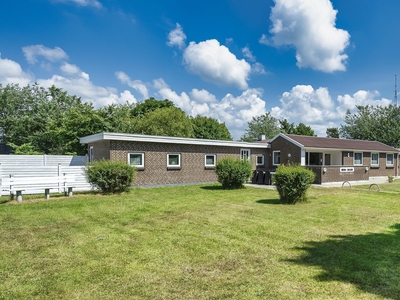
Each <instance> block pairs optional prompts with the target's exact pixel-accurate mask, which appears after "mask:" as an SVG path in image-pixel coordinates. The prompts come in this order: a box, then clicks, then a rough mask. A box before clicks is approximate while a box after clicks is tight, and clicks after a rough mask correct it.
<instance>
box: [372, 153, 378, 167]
mask: <svg viewBox="0 0 400 300" xmlns="http://www.w3.org/2000/svg"><path fill="white" fill-rule="evenodd" d="M371 166H379V153H371Z"/></svg>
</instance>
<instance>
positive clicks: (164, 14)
mask: <svg viewBox="0 0 400 300" xmlns="http://www.w3.org/2000/svg"><path fill="white" fill-rule="evenodd" d="M399 11H400V1H396V0H385V1H376V0H351V1H349V0H331V1H329V0H264V1H261V0H246V1H243V0H240V1H239V0H218V1H210V0H202V1H198V0H191V1H187V0H169V1H165V0H164V1H159V0H157V1H156V0H135V1H128V0H125V1H123V0H24V1H21V0H19V1H16V0H3V1H2V9H1V10H0V83H1V84H2V85H6V84H8V83H18V84H20V85H27V84H32V83H35V82H37V83H39V84H40V85H43V86H45V87H48V86H51V85H53V84H54V85H56V86H57V87H61V88H63V89H64V90H66V91H68V92H69V93H70V94H75V95H77V96H80V97H81V98H82V100H83V101H91V102H93V104H94V105H95V106H96V107H101V106H104V105H108V104H112V103H125V102H126V101H129V102H140V101H143V100H144V99H146V98H148V97H154V98H156V99H166V98H167V99H169V100H171V101H173V102H174V103H175V105H176V106H178V107H180V108H182V109H183V110H185V111H186V112H187V113H188V114H189V115H193V116H195V115H205V116H211V117H213V118H216V119H218V120H219V121H221V122H225V123H226V125H227V126H228V128H229V130H230V131H231V133H232V135H233V137H234V138H235V139H238V138H240V136H241V135H243V133H244V130H245V128H246V125H247V122H248V121H250V120H251V119H252V117H255V116H258V115H261V114H263V113H265V112H271V114H272V115H273V116H275V117H276V118H278V119H283V118H286V119H288V121H289V122H294V123H296V124H298V123H300V122H303V123H305V124H306V125H310V126H311V127H312V128H313V129H314V131H315V132H316V133H317V134H318V136H325V130H326V128H327V127H338V126H340V124H342V123H343V116H344V114H345V112H346V110H347V109H350V110H351V111H355V105H367V104H371V105H388V104H390V103H392V102H393V99H394V75H395V74H397V73H398V71H399V63H400V56H399V49H400V47H399V46H400V34H399V31H400V26H399V25H400V24H399V18H398V12H399Z"/></svg>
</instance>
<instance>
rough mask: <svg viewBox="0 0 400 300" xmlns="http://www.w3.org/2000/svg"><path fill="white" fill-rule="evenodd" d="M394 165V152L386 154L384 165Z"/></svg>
mask: <svg viewBox="0 0 400 300" xmlns="http://www.w3.org/2000/svg"><path fill="white" fill-rule="evenodd" d="M393 165H394V154H393V153H390V154H386V166H388V167H393Z"/></svg>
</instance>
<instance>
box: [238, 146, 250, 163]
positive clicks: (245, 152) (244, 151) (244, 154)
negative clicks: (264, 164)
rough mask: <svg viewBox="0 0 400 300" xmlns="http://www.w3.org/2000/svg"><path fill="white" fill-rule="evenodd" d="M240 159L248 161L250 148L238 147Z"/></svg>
mask: <svg viewBox="0 0 400 300" xmlns="http://www.w3.org/2000/svg"><path fill="white" fill-rule="evenodd" d="M240 159H241V160H246V159H247V160H248V161H250V149H240Z"/></svg>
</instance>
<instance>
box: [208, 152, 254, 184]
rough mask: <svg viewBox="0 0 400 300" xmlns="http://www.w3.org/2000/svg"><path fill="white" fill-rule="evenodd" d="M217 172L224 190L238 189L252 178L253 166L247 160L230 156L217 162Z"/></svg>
mask: <svg viewBox="0 0 400 300" xmlns="http://www.w3.org/2000/svg"><path fill="white" fill-rule="evenodd" d="M215 172H216V173H217V176H218V182H219V183H221V184H222V187H223V188H224V189H238V188H241V187H243V184H244V183H245V182H246V180H247V179H248V178H249V177H250V176H251V173H252V166H251V163H250V162H249V161H247V160H240V159H236V158H233V157H230V156H228V157H225V158H223V159H221V160H220V161H218V162H217V165H216V167H215Z"/></svg>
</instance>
